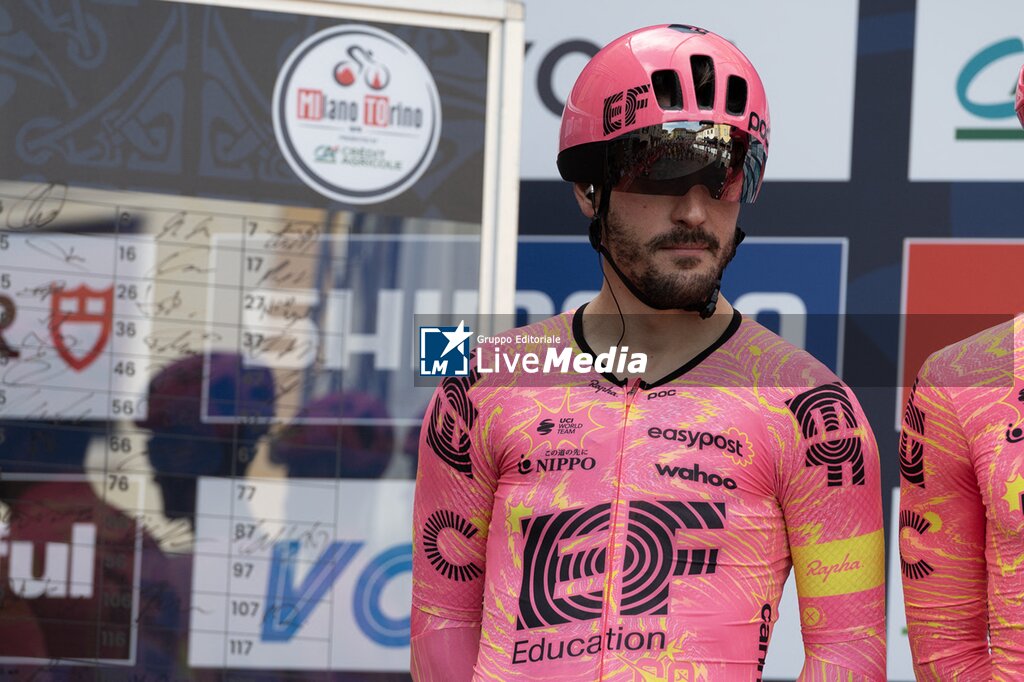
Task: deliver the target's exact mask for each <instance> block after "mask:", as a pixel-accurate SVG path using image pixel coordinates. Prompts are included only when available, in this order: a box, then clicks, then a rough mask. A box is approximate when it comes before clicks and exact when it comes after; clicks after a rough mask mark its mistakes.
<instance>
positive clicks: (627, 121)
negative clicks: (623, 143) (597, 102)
mask: <svg viewBox="0 0 1024 682" xmlns="http://www.w3.org/2000/svg"><path fill="white" fill-rule="evenodd" d="M650 89H651V86H650V84H647V85H637V86H636V87H633V88H629V89H628V90H626V91H625V92H616V93H615V94H614V95H611V96H609V97H605V98H604V107H603V112H604V113H603V114H602V116H601V118H602V119H603V122H604V134H605V135H611V134H612V133H614V132H616V131H619V130H622V126H623V125H625V126H627V127H629V126H631V125H633V124H634V123H636V112H637V111H638V110H640V109H646V108H647V91H648V90H650ZM641 95H643V97H641ZM623 98H625V100H626V101H625V104H620V102H622V100H623ZM620 117H621V120H620Z"/></svg>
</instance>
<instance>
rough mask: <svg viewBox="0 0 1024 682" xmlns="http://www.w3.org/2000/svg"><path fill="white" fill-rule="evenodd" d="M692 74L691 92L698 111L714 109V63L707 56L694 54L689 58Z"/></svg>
mask: <svg viewBox="0 0 1024 682" xmlns="http://www.w3.org/2000/svg"><path fill="white" fill-rule="evenodd" d="M690 69H691V71H692V72H693V92H694V94H695V95H696V97H697V106H698V107H699V108H700V109H714V108H715V62H714V61H713V60H712V59H711V57H708V56H707V55H702V54H695V55H693V56H691V57H690Z"/></svg>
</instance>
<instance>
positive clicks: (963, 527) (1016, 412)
mask: <svg viewBox="0 0 1024 682" xmlns="http://www.w3.org/2000/svg"><path fill="white" fill-rule="evenodd" d="M1022 349H1024V317H1021V318H1017V319H1016V320H1015V321H1013V322H1009V323H1006V324H1003V325H1000V326H997V327H994V328H992V329H989V330H987V331H984V332H982V333H980V334H977V335H975V336H973V337H971V338H969V339H966V340H964V341H961V342H960V343H957V344H954V345H952V346H949V347H947V348H944V349H943V350H941V351H939V352H937V353H935V354H933V355H932V356H931V357H929V358H928V360H927V361H926V362H925V363H924V365H923V366H922V367H921V371H920V372H919V374H918V378H917V382H916V383H915V384H914V388H913V390H912V392H911V397H910V400H909V401H908V402H907V406H906V409H905V411H904V417H903V430H902V433H901V435H900V473H901V477H900V540H899V543H900V564H901V566H902V570H903V592H904V599H905V604H906V610H907V626H908V629H909V635H910V648H911V652H912V654H913V658H914V670H915V672H916V674H917V678H918V679H919V680H925V679H927V680H1021V679H1024V570H1022V569H1021V564H1022V562H1024V540H1022V537H1024V508H1022V502H1024V372H1022V369H1021V368H1022V366H1024V363H1022V361H1021V357H1020V354H1021V352H1022Z"/></svg>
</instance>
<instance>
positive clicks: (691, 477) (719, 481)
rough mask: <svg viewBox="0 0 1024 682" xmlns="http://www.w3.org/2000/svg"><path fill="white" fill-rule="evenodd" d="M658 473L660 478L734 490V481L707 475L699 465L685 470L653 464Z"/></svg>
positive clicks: (684, 468) (715, 475)
mask: <svg viewBox="0 0 1024 682" xmlns="http://www.w3.org/2000/svg"><path fill="white" fill-rule="evenodd" d="M654 466H655V468H657V470H658V473H659V474H660V475H662V476H668V477H670V478H671V477H675V476H678V477H679V478H681V479H683V480H684V481H696V482H697V483H703V484H705V485H713V486H715V487H721V486H725V487H726V488H727V489H728V490H735V488H736V481H734V480H733V479H731V478H729V477H728V476H726V477H724V478H723V477H722V476H719V475H718V474H709V473H707V472H704V471H701V470H700V465H699V464H696V463H695V464H694V465H693V467H692V468H690V469H687V468H686V467H670V466H665V465H664V464H655V465H654Z"/></svg>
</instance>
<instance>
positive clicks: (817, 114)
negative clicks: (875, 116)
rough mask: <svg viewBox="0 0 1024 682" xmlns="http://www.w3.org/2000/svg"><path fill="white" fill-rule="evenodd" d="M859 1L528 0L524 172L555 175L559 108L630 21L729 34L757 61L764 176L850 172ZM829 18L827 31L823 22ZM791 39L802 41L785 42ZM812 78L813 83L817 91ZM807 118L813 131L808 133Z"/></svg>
mask: <svg viewBox="0 0 1024 682" xmlns="http://www.w3.org/2000/svg"><path fill="white" fill-rule="evenodd" d="M857 5H858V3H857V0H837V1H836V2H829V3H821V2H813V0H784V1H782V2H775V3H772V5H771V7H770V9H769V8H767V7H766V6H765V5H763V4H761V3H757V2H754V1H753V0H740V1H739V2H734V3H730V4H729V5H723V4H716V3H706V4H700V3H687V4H685V5H679V4H678V3H674V2H670V1H669V0H657V1H655V2H644V3H639V4H634V5H631V6H630V7H629V8H628V10H627V9H626V8H625V7H617V8H615V9H612V8H611V7H607V8H606V7H601V8H599V9H598V11H595V7H594V5H593V3H588V2H584V1H583V0H560V1H559V2H557V3H552V2H542V1H541V0H528V1H527V2H526V41H527V45H528V48H527V51H526V62H525V65H524V67H525V92H524V99H523V151H522V170H521V176H522V178H523V179H524V180H551V179H558V177H559V175H558V169H557V168H556V166H555V152H556V151H557V149H558V123H559V116H560V115H561V111H562V109H561V107H562V106H563V104H564V103H565V100H566V98H567V97H568V96H569V91H570V90H572V84H573V81H575V80H576V76H577V75H578V74H579V72H580V69H582V68H583V65H584V64H586V62H587V60H588V59H589V58H590V55H592V54H594V53H595V52H596V51H597V50H598V49H599V48H600V47H601V46H603V45H605V44H606V43H608V42H609V41H611V40H612V39H614V38H616V37H618V36H620V35H622V34H623V33H624V32H625V31H627V30H631V29H633V28H641V27H643V26H652V25H654V24H665V23H679V24H691V25H693V26H700V27H701V28H706V29H708V30H709V31H712V32H714V33H718V34H719V35H722V36H725V37H727V38H728V39H729V40H732V41H733V42H735V43H736V45H737V46H739V48H740V49H741V50H743V52H744V54H746V55H747V57H749V58H750V60H751V61H752V62H753V63H754V64H756V65H757V68H758V73H759V74H760V76H761V80H762V81H764V84H765V88H766V89H767V91H768V107H769V109H770V111H771V121H772V134H771V150H770V156H771V163H769V164H768V167H767V170H766V171H765V172H766V176H765V177H766V178H767V179H769V180H801V181H809V182H821V181H830V180H831V181H836V180H838V181H843V180H847V179H849V177H850V158H851V145H852V141H853V84H854V73H855V69H856V54H857V21H856V20H857ZM768 26H770V28H768ZM822 26H828V27H829V30H827V31H822V30H821V27H822ZM786 45H790V46H795V45H799V49H784V48H783V46H786ZM794 74H800V75H799V77H794ZM809 83H813V84H814V87H813V95H812V94H811V93H810V92H809V91H808V89H807V88H808V84H809ZM811 100H815V101H816V102H817V103H818V105H812V101H811ZM811 111H813V114H812V113H810V112H811ZM809 118H812V119H813V121H814V122H813V126H814V129H815V133H814V134H808V130H807V126H808V125H810V124H811V123H812V122H811V121H810V120H809ZM822 128H825V129H827V130H828V140H829V142H828V149H827V153H823V150H822V149H821V145H820V137H819V133H818V131H820V130H821V129H822Z"/></svg>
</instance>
